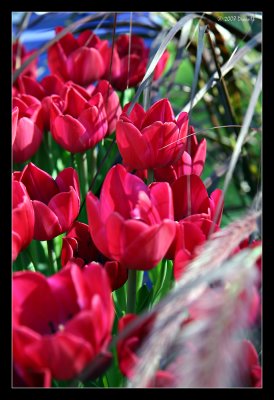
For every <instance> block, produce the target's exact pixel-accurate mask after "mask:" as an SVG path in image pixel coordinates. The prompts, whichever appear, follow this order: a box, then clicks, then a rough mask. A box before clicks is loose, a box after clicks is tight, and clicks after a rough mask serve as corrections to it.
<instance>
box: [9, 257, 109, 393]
mask: <svg viewBox="0 0 274 400" xmlns="http://www.w3.org/2000/svg"><path fill="white" fill-rule="evenodd" d="M113 319H114V308H113V303H112V299H111V290H110V286H109V282H108V278H107V274H106V272H105V271H104V270H103V268H101V267H100V266H99V265H93V266H87V267H86V268H84V269H83V270H81V269H80V268H79V267H78V265H77V264H75V263H70V264H69V265H67V266H66V268H64V269H62V270H61V271H59V272H58V273H56V274H54V275H52V276H51V277H49V278H46V277H45V276H44V275H42V274H40V273H38V272H30V271H24V272H16V273H14V274H13V358H14V365H15V367H16V368H17V373H19V374H20V375H21V379H22V380H23V381H25V382H26V384H27V386H33V385H34V384H35V382H33V375H34V374H39V373H40V374H41V373H42V371H47V373H48V374H49V375H50V376H51V377H52V378H54V379H57V380H69V379H73V378H74V377H76V376H77V375H78V374H79V373H80V372H81V371H82V370H83V369H84V368H85V367H86V366H87V364H88V363H90V362H91V361H92V360H94V359H95V357H97V356H98V355H101V356H103V360H104V363H105V364H106V362H107V361H108V360H110V357H111V355H110V354H109V353H108V352H107V346H108V344H109V341H110V339H111V330H112V324H113ZM105 364H104V365H105ZM96 372H98V373H100V372H102V371H100V372H99V370H98V371H96Z"/></svg>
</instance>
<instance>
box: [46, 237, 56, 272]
mask: <svg viewBox="0 0 274 400" xmlns="http://www.w3.org/2000/svg"><path fill="white" fill-rule="evenodd" d="M47 246H48V260H49V271H50V274H55V273H56V272H57V271H58V266H57V262H56V255H55V251H54V242H53V239H51V240H48V241H47Z"/></svg>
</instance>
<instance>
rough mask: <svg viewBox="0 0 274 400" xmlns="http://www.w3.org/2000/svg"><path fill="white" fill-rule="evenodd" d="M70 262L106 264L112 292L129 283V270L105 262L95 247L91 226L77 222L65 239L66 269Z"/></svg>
mask: <svg viewBox="0 0 274 400" xmlns="http://www.w3.org/2000/svg"><path fill="white" fill-rule="evenodd" d="M69 261H78V262H79V261H80V262H82V266H84V265H85V264H89V263H91V265H93V264H97V263H98V262H101V263H102V262H104V264H103V265H102V264H101V265H102V267H103V268H104V269H105V270H106V272H107V275H108V278H109V281H110V286H111V289H112V290H116V289H118V288H119V287H121V286H123V285H124V283H125V282H126V281H127V277H128V272H127V269H126V268H125V267H124V266H122V265H121V264H119V263H118V262H117V261H110V260H104V257H103V255H102V254H101V253H100V252H99V250H98V249H97V248H96V246H95V245H94V243H93V241H92V239H91V236H90V232H89V226H88V225H86V224H83V223H82V222H78V221H75V222H74V223H73V224H72V225H71V228H70V230H69V231H68V232H67V234H66V236H65V237H64V238H63V246H62V250H61V265H62V267H64V266H65V265H66V264H67V263H68V262H69Z"/></svg>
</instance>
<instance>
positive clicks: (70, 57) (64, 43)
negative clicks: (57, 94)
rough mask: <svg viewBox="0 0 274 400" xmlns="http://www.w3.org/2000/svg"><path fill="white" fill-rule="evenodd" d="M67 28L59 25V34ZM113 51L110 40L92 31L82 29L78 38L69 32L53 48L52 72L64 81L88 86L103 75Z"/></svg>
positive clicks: (50, 64)
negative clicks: (101, 38)
mask: <svg viewBox="0 0 274 400" xmlns="http://www.w3.org/2000/svg"><path fill="white" fill-rule="evenodd" d="M63 29H64V28H62V27H57V28H56V33H59V32H61V31H62V30H63ZM110 52H111V48H110V47H109V45H108V41H107V40H100V39H99V38H98V36H96V35H95V34H94V33H93V32H92V31H90V30H85V31H84V32H82V33H81V34H80V35H79V36H78V38H77V39H76V38H75V37H74V36H73V35H72V34H71V33H67V34H66V35H65V36H63V37H62V38H61V39H60V40H58V41H57V42H56V43H54V44H53V45H52V46H51V47H50V48H49V50H48V65H49V69H50V71H51V73H52V74H57V75H58V76H60V77H61V78H62V79H63V80H64V81H68V80H72V81H73V82H75V83H78V84H79V85H83V86H87V85H89V84H90V83H92V82H95V81H96V80H98V79H100V78H101V77H102V76H103V74H104V73H105V71H106V63H105V62H106V61H105V60H106V58H107V57H109V53H110Z"/></svg>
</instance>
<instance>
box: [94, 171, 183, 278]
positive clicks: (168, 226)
mask: <svg viewBox="0 0 274 400" xmlns="http://www.w3.org/2000/svg"><path fill="white" fill-rule="evenodd" d="M87 214H88V222H89V227H90V233H91V237H92V240H93V242H94V243H95V245H96V247H97V248H98V249H99V250H100V251H101V252H102V253H103V254H104V255H105V256H106V257H108V258H111V259H113V260H116V261H119V262H120V263H121V264H122V265H124V266H125V267H127V268H129V269H140V270H146V269H151V268H153V267H155V266H156V265H157V264H158V262H159V261H160V260H161V259H162V258H163V256H164V255H165V253H166V251H167V249H168V248H169V246H170V244H171V242H172V240H173V238H174V235H175V225H174V221H173V212H172V200H171V190H170V187H169V185H168V183H165V182H160V183H154V184H151V185H150V186H149V187H147V186H146V185H145V184H144V182H143V181H142V180H141V179H139V178H138V177H136V176H134V175H132V174H129V173H127V172H126V169H125V168H124V167H123V166H122V165H115V166H114V167H112V168H111V169H110V171H109V172H108V174H107V176H106V178H105V181H104V183H103V186H102V190H101V195H100V200H99V199H98V198H97V197H96V196H95V195H94V194H93V193H91V192H89V193H88V194H87Z"/></svg>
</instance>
